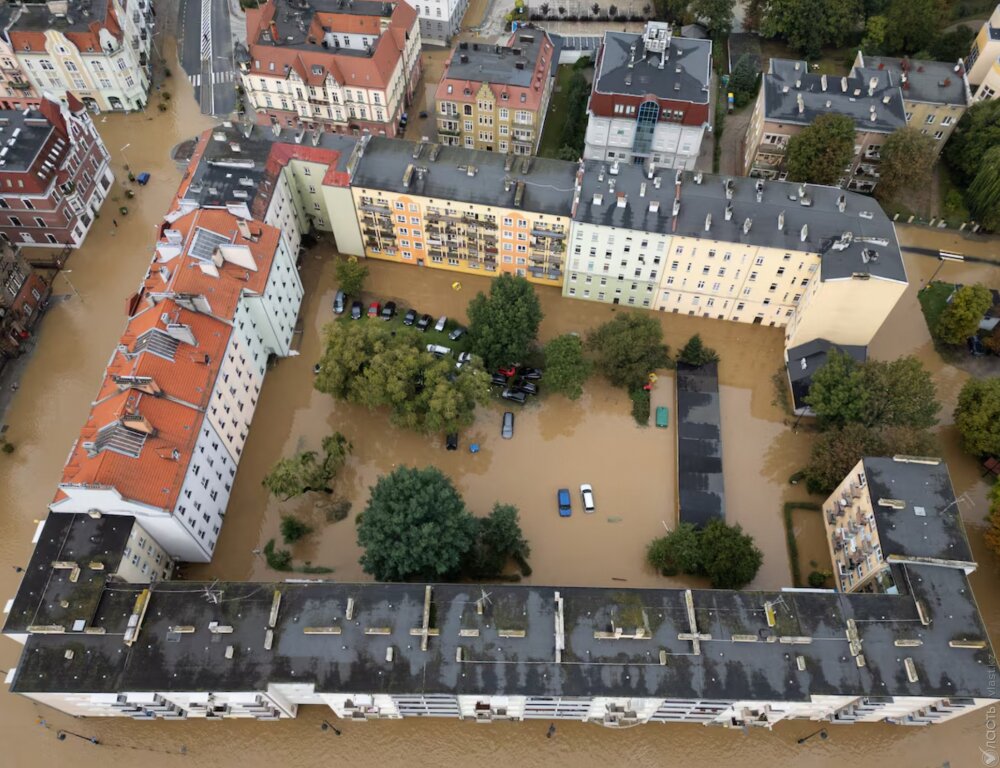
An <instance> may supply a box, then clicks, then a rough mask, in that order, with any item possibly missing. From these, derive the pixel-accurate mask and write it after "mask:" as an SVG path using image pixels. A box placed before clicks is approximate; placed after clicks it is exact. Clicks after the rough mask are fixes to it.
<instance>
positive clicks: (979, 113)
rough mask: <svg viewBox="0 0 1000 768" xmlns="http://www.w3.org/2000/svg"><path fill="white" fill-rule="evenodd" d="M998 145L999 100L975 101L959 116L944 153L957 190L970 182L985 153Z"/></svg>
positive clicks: (999, 128)
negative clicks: (955, 176) (956, 184)
mask: <svg viewBox="0 0 1000 768" xmlns="http://www.w3.org/2000/svg"><path fill="white" fill-rule="evenodd" d="M997 146H1000V99H990V100H982V101H977V102H976V103H975V104H973V105H972V106H971V107H969V109H968V110H966V112H965V114H964V115H962V119H961V120H959V121H958V125H956V126H955V131H954V133H952V135H951V138H949V139H948V143H947V145H945V150H944V155H945V159H946V160H947V161H948V165H949V166H951V168H952V170H954V171H956V173H957V174H958V179H957V182H958V185H959V186H960V187H968V186H969V185H970V184H971V183H972V182H973V180H974V179H975V178H976V174H977V173H979V169H980V168H981V167H982V166H983V159H984V158H985V156H986V153H987V152H989V151H990V150H991V149H993V148H994V147H997Z"/></svg>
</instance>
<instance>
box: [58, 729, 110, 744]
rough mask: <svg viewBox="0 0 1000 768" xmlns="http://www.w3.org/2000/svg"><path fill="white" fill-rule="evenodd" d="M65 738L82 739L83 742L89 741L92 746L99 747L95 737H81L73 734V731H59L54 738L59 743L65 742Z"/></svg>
mask: <svg viewBox="0 0 1000 768" xmlns="http://www.w3.org/2000/svg"><path fill="white" fill-rule="evenodd" d="M67 736H75V737H76V738H78V739H82V740H83V741H89V742H90V743H91V744H94V745H95V746H100V743H101V742H99V741H98V740H97V737H96V736H81V735H80V734H79V733H73V731H59V732H58V733H56V738H57V739H59V741H66V737H67Z"/></svg>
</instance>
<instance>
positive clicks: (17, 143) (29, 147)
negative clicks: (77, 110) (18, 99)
mask: <svg viewBox="0 0 1000 768" xmlns="http://www.w3.org/2000/svg"><path fill="white" fill-rule="evenodd" d="M54 130H55V126H53V125H52V123H50V122H49V120H48V118H47V117H45V115H43V114H42V113H41V112H39V111H38V110H37V109H31V110H27V112H25V110H17V109H4V110H0V152H3V154H2V155H0V174H3V173H11V172H15V173H17V172H23V171H27V170H30V169H31V166H32V163H34V161H35V158H36V157H37V156H38V153H39V152H40V151H41V149H42V147H43V146H45V142H46V141H48V139H49V136H50V135H52V132H53V131H54ZM64 141H65V139H64ZM57 143H58V142H57ZM60 154H61V153H60Z"/></svg>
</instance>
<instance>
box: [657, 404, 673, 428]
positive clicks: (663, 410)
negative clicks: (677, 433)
mask: <svg viewBox="0 0 1000 768" xmlns="http://www.w3.org/2000/svg"><path fill="white" fill-rule="evenodd" d="M669 425H670V411H669V410H668V409H667V406H665V405H661V406H660V407H659V408H657V409H656V426H658V427H667V426H669Z"/></svg>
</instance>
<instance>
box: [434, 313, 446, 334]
mask: <svg viewBox="0 0 1000 768" xmlns="http://www.w3.org/2000/svg"><path fill="white" fill-rule="evenodd" d="M447 324H448V316H447V315H441V317H439V318H438V320H437V322H436V323H434V330H435V331H437V332H438V333H441V331H443V330H444V327H445V326H446V325H447Z"/></svg>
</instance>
